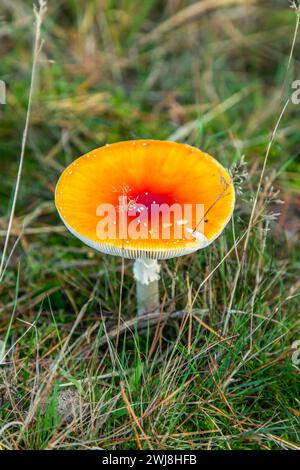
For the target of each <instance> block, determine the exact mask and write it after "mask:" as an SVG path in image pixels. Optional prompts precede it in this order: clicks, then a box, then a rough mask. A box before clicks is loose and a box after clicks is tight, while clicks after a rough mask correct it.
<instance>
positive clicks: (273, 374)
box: [0, 0, 300, 450]
mask: <svg viewBox="0 0 300 470" xmlns="http://www.w3.org/2000/svg"><path fill="white" fill-rule="evenodd" d="M191 3H193V2H186V1H182V2H172V1H170V2H160V1H158V0H152V1H148V2H140V1H137V0H123V1H118V2H117V1H114V0H110V1H107V2H105V5H106V6H105V8H104V9H101V6H100V4H101V2H98V1H97V2H96V1H91V2H83V1H75V0H64V1H62V2H51V4H50V5H48V11H47V14H46V17H45V20H44V23H43V27H42V37H43V40H44V44H43V49H42V52H41V55H40V57H39V64H38V71H37V72H38V73H37V81H36V86H35V93H34V96H33V102H32V110H31V120H30V127H29V134H28V142H27V147H26V153H25V160H24V167H23V172H22V179H21V185H20V192H19V197H18V201H17V207H16V212H15V218H14V223H13V227H12V234H11V237H10V242H9V246H8V252H7V256H9V255H10V254H11V253H12V255H11V258H10V261H9V264H8V266H7V269H6V271H5V276H4V278H3V280H2V283H1V285H0V295H1V298H0V339H1V340H2V341H4V343H5V353H6V356H5V358H4V361H3V364H2V365H1V366H0V448H2V449H48V448H49V449H65V448H66V449H86V448H101V449H132V448H144V449H148V448H154V449H228V450H229V449H244V450H246V449H252V450H253V449H282V448H283V449H295V448H297V449H299V448H300V442H299V433H300V431H299V421H300V401H299V396H300V395H299V392H300V386H299V367H297V366H296V365H295V364H293V362H292V359H291V345H292V343H293V342H294V341H295V340H297V339H300V336H299V293H298V291H299V274H298V273H299V257H298V253H299V224H298V222H297V214H298V213H299V189H300V181H299V169H300V164H299V144H300V137H299V131H298V127H299V107H297V106H296V105H293V104H291V103H290V104H289V106H288V108H287V110H286V112H285V114H284V116H283V118H282V120H281V122H280V126H279V129H278V131H277V133H276V138H275V141H274V143H273V145H272V148H271V152H270V155H269V159H268V165H267V169H266V173H265V176H267V177H268V178H269V180H267V179H266V178H263V181H262V190H261V191H260V193H259V196H258V201H257V207H256V210H255V214H254V225H253V227H252V229H251V232H250V237H249V242H248V244H247V247H246V251H244V247H245V245H244V244H245V236H244V235H245V233H246V231H247V228H248V224H249V218H250V214H251V210H252V205H253V200H254V197H255V194H256V190H257V185H258V181H259V178H260V174H261V169H262V164H263V160H264V157H265V153H266V149H267V145H268V142H269V140H270V134H271V132H272V130H273V129H274V126H275V123H276V121H277V119H278V116H279V114H280V112H281V110H282V108H283V105H284V97H286V96H287V95H288V94H289V90H290V84H291V82H292V81H293V80H295V79H299V69H300V68H299V44H298V42H299V41H298V39H297V40H296V44H295V50H294V54H293V60H292V62H291V65H290V67H289V68H288V57H289V53H290V50H291V43H292V39H293V34H294V28H295V23H296V13H295V11H293V10H292V9H290V8H289V6H288V2H284V1H282V2H280V1H269V2H264V4H263V5H261V4H260V3H261V2H257V4H256V5H254V6H252V7H250V6H248V7H247V8H246V9H245V7H241V5H234V4H232V5H231V6H230V7H227V8H218V9H217V10H216V9H214V10H211V11H210V12H206V13H205V14H203V15H199V16H197V17H195V18H190V19H189V20H188V21H187V22H185V23H184V24H178V26H177V27H172V28H171V29H168V30H165V32H164V33H161V35H159V36H153V35H152V36H150V32H151V31H153V30H155V28H158V27H159V26H161V25H163V24H165V22H166V21H167V19H168V18H171V17H173V16H174V15H179V19H180V18H182V17H183V16H182V15H183V13H182V10H183V9H184V8H185V7H188V5H190V4H191ZM194 3H195V2H194ZM177 18H178V16H177ZM33 21H34V17H33V13H32V10H31V5H30V2H29V3H28V4H27V3H26V2H21V1H18V0H14V1H13V2H10V3H7V5H6V6H5V7H4V8H3V9H2V12H1V17H0V37H1V42H0V52H1V57H2V59H1V62H0V78H1V79H3V80H4V81H5V82H6V84H7V88H8V94H7V104H6V105H5V106H0V123H1V125H0V148H1V154H0V165H1V166H0V174H1V185H0V236H1V240H0V241H1V246H3V243H4V236H5V233H6V230H7V224H8V219H9V214H10V210H11V203H12V194H13V190H14V187H15V183H16V174H17V170H18V164H19V154H20V146H21V139H22V132H23V128H24V121H25V115H26V107H27V101H28V90H29V86H30V73H31V67H32V56H31V46H32V40H33V31H34V27H33ZM164 27H165V26H164ZM285 77H287V78H286V82H285V87H284V90H283V91H284V96H281V94H280V91H281V90H282V87H283V83H284V80H285ZM190 123H192V124H190ZM131 138H155V139H168V138H171V139H176V140H178V141H183V142H187V143H189V144H191V145H195V146H198V147H200V148H202V149H203V150H205V151H207V152H208V153H210V154H212V155H214V156H215V157H216V158H217V159H219V160H220V162H221V163H223V164H224V165H225V166H226V167H232V165H233V164H235V163H238V162H239V161H240V159H241V156H242V155H243V154H245V157H246V161H247V167H248V177H246V178H243V181H242V194H240V195H239V196H238V199H237V206H236V210H235V214H234V219H233V220H234V231H233V224H229V225H228V227H227V229H226V230H225V232H224V234H223V235H222V236H221V237H220V238H219V239H218V240H217V241H216V242H215V243H214V244H213V245H212V246H211V247H209V248H208V249H206V250H202V251H199V252H197V253H196V254H194V255H192V256H187V257H183V258H178V259H175V260H170V261H167V262H163V263H162V276H161V284H160V287H161V292H160V293H161V298H162V299H163V298H164V299H165V306H164V315H166V316H167V317H168V315H171V312H174V311H180V312H181V311H183V312H186V313H185V315H182V314H181V315H180V316H179V318H169V319H168V320H167V321H166V322H164V321H163V322H161V323H158V326H157V325H156V324H155V323H154V324H153V322H152V323H151V324H147V322H145V321H143V320H139V321H136V322H132V323H131V324H130V327H129V326H128V324H127V327H126V328H125V326H126V324H125V326H124V322H127V321H129V320H130V319H133V318H134V317H135V315H136V306H135V285H134V280H133V274H132V263H131V262H130V261H128V260H125V263H124V284H123V285H122V298H121V299H120V288H121V278H122V276H121V274H122V260H121V259H119V258H113V257H109V256H105V255H102V254H99V253H95V252H93V251H92V250H90V249H89V248H87V247H85V246H84V245H82V244H81V243H80V242H79V241H78V240H76V239H75V238H74V237H72V236H71V235H70V234H68V233H67V232H66V231H65V230H64V228H63V227H62V225H61V222H60V219H59V217H58V215H57V213H56V210H55V207H54V202H53V193H54V187H55V184H56V181H57V179H58V177H59V174H60V172H61V171H62V169H63V168H64V167H65V166H66V165H67V164H69V163H70V162H71V161H73V160H74V159H75V158H76V157H78V156H80V155H82V154H84V153H85V152H87V151H88V150H90V149H92V148H95V147H99V146H101V145H104V144H106V143H111V142H115V141H119V140H126V139H131ZM270 181H271V183H272V184H270ZM271 186H274V188H275V189H280V190H281V194H280V195H279V196H277V195H276V194H274V190H273V189H272V188H271ZM278 198H280V199H284V200H285V205H284V206H282V205H280V204H278V202H277V199H278ZM278 211H281V215H280V217H279V218H277V219H276V220H275V221H273V220H271V219H272V217H270V214H272V212H278ZM24 220H25V221H26V225H25V228H24V232H23V234H22V236H21V237H20V239H17V237H18V235H19V234H20V230H21V227H22V224H23V221H24ZM297 224H298V225H297ZM266 229H268V230H267V231H266ZM234 234H235V236H234ZM243 236H244V238H242V239H241V241H239V240H240V237H243ZM16 240H17V244H16V246H14V244H15V242H16ZM237 241H238V242H237ZM235 244H236V249H232V248H234V246H235ZM12 250H13V251H12ZM230 250H231V251H230ZM229 251H230V254H229V255H228V256H227V254H228V252H229ZM243 255H244V256H245V259H244V261H245V262H244V263H243V267H242V269H240V266H241V264H240V263H241V260H242V257H243ZM215 268H217V269H215ZM234 286H236V287H234ZM189 298H191V299H192V301H193V308H194V309H195V310H194V317H193V320H192V335H191V341H189V335H188V332H189V327H190V321H191V319H190V316H189V308H188V305H189ZM120 302H121V312H122V322H121V328H122V332H121V333H122V334H121V335H120V340H119V343H118V345H117V344H116V337H115V335H114V330H115V327H116V324H117V316H118V311H119V304H120ZM74 322H76V323H75V324H74ZM226 325H228V328H226Z"/></svg>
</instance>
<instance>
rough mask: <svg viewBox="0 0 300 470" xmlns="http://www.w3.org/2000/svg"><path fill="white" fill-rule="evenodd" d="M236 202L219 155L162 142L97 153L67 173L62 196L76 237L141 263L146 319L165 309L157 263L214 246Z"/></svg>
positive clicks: (58, 194) (141, 308)
mask: <svg viewBox="0 0 300 470" xmlns="http://www.w3.org/2000/svg"><path fill="white" fill-rule="evenodd" d="M234 202H235V194H234V187H233V184H232V181H231V178H230V175H229V174H228V173H227V171H226V170H225V169H224V168H223V167H222V166H221V165H220V163H218V162H217V161H216V160H215V159H214V158H213V157H211V156H210V155H208V154H207V153H204V152H202V151H201V150H199V149H197V148H194V147H191V146H189V145H186V144H178V143H174V142H167V141H158V140H134V141H126V142H119V143H115V144H111V145H106V146H104V147H101V148H98V149H95V150H93V151H91V152H89V153H87V154H86V155H84V156H82V157H80V158H78V159H77V160H75V161H74V162H73V163H72V164H71V165H69V166H68V167H67V168H66V169H65V170H64V172H63V173H62V175H61V176H60V178H59V181H58V183H57V186H56V190H55V203H56V207H57V210H58V212H59V214H60V217H61V218H62V220H63V222H64V224H65V225H66V227H67V228H68V230H70V232H71V233H72V234H73V235H75V236H76V237H78V238H79V239H80V240H81V241H83V242H84V243H85V244H87V245H88V246H90V247H92V248H94V249H96V250H98V251H100V252H103V253H107V254H111V255H115V256H122V257H124V258H131V259H135V262H134V278H135V280H136V282H137V303H138V313H139V314H143V313H146V312H150V311H157V310H158V309H159V291H158V279H159V270H160V267H159V265H158V262H157V260H159V259H168V258H173V257H177V256H183V255H186V254H189V253H193V252H195V251H196V250H198V249H200V248H204V247H206V246H208V245H209V244H210V243H212V242H213V241H214V240H215V239H216V238H217V237H218V236H219V235H220V233H221V232H222V231H223V229H224V227H225V226H226V224H227V223H228V221H229V220H230V217H231V215H232V211H233V208H234Z"/></svg>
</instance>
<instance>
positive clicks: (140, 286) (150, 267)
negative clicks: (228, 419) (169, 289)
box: [133, 259, 160, 315]
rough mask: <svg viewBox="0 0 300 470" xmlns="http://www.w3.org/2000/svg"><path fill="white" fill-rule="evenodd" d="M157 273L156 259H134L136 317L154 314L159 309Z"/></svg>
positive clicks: (158, 268) (158, 267)
mask: <svg viewBox="0 0 300 470" xmlns="http://www.w3.org/2000/svg"><path fill="white" fill-rule="evenodd" d="M159 271H160V266H159V264H158V262H157V260H156V259H155V260H152V259H136V260H135V262H134V265H133V274H134V278H135V280H136V293H137V308H138V315H144V314H145V313H150V312H156V311H158V310H159V308H160V302H159V289H158V280H159Z"/></svg>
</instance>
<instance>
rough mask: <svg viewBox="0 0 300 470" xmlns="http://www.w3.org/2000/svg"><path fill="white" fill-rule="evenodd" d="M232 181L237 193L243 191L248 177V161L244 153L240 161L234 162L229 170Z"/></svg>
mask: <svg viewBox="0 0 300 470" xmlns="http://www.w3.org/2000/svg"><path fill="white" fill-rule="evenodd" d="M229 174H230V176H231V179H232V182H233V184H234V187H235V189H236V192H237V194H242V193H243V185H244V182H245V181H246V179H247V178H248V170H247V162H246V161H245V155H242V157H241V159H240V161H238V162H236V163H234V164H233V165H232V167H231V168H230V170H229Z"/></svg>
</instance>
